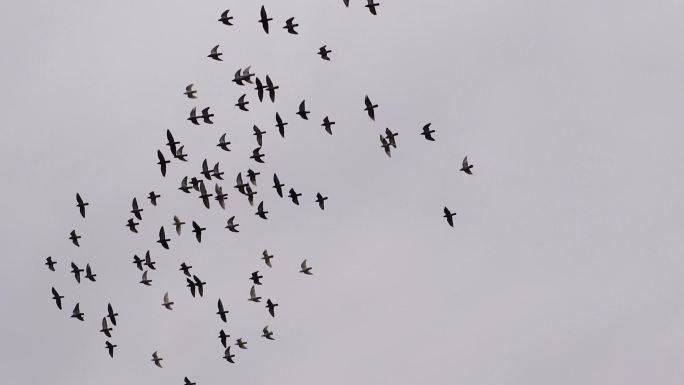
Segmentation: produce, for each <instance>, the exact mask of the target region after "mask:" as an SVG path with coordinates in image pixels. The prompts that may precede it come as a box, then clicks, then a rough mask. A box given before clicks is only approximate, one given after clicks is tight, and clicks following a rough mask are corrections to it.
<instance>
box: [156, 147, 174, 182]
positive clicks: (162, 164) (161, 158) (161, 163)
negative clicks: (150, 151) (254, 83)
mask: <svg viewBox="0 0 684 385" xmlns="http://www.w3.org/2000/svg"><path fill="white" fill-rule="evenodd" d="M157 158H159V162H157V164H158V165H159V169H160V170H161V174H162V176H166V165H167V164H169V163H171V161H170V160H166V158H164V154H162V152H161V151H160V150H157Z"/></svg>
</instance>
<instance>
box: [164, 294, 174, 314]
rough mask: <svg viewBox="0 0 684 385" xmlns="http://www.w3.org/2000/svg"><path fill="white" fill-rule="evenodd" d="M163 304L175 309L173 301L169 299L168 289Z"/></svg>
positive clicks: (168, 308)
mask: <svg viewBox="0 0 684 385" xmlns="http://www.w3.org/2000/svg"><path fill="white" fill-rule="evenodd" d="M162 306H164V307H165V308H166V309H167V310H173V307H172V306H173V301H171V300H170V299H169V292H168V291H167V292H166V293H164V302H162Z"/></svg>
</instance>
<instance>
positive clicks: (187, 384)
mask: <svg viewBox="0 0 684 385" xmlns="http://www.w3.org/2000/svg"><path fill="white" fill-rule="evenodd" d="M231 25H232V24H231ZM183 381H184V383H183V385H197V383H195V382H192V381H190V380H189V379H188V378H187V377H185V378H184V379H183Z"/></svg>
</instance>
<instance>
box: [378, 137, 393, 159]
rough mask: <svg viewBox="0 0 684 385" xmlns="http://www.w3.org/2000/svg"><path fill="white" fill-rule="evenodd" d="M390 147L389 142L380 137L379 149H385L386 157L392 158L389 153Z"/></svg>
mask: <svg viewBox="0 0 684 385" xmlns="http://www.w3.org/2000/svg"><path fill="white" fill-rule="evenodd" d="M390 146H391V145H390V144H389V142H388V141H387V140H386V139H385V137H384V136H382V135H380V147H382V148H384V149H385V154H387V156H388V157H390V158H391V157H392V152H391V147H390Z"/></svg>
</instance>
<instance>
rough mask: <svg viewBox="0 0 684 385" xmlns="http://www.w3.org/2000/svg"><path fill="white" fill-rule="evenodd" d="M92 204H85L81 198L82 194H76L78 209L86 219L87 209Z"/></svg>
mask: <svg viewBox="0 0 684 385" xmlns="http://www.w3.org/2000/svg"><path fill="white" fill-rule="evenodd" d="M89 204H90V203H88V202H83V199H82V198H81V194H79V193H76V207H78V211H80V212H81V216H82V217H83V218H85V207H86V206H88V205H89Z"/></svg>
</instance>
